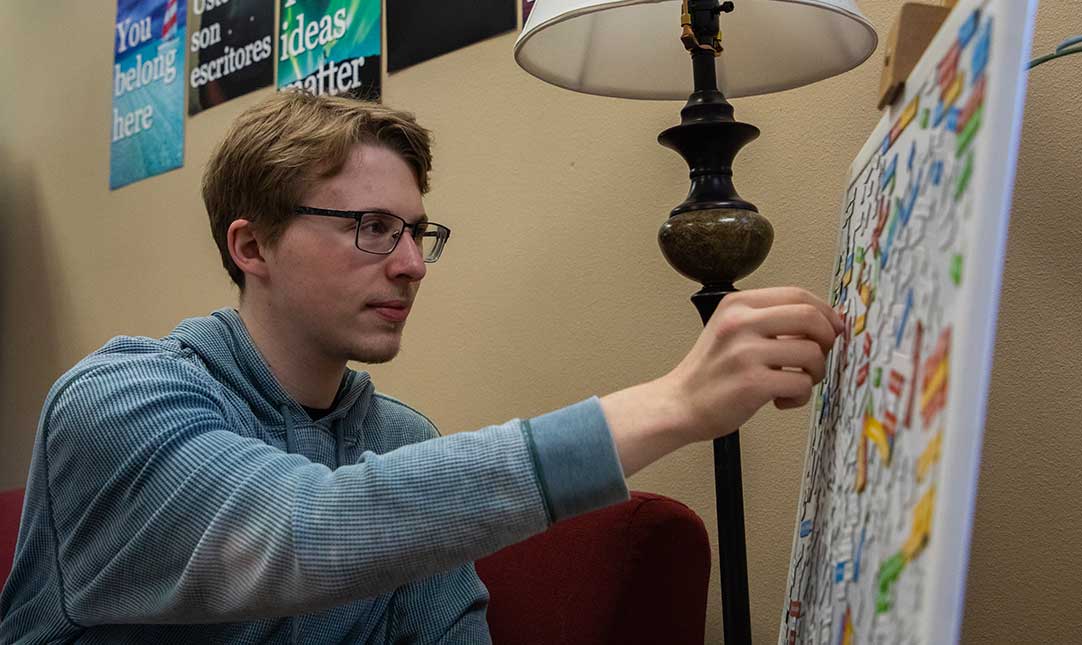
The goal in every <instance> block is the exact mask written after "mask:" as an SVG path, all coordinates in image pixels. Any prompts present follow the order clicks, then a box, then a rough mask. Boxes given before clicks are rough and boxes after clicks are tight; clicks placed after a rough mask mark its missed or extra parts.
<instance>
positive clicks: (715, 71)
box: [515, 0, 878, 644]
mask: <svg viewBox="0 0 1082 645" xmlns="http://www.w3.org/2000/svg"><path fill="white" fill-rule="evenodd" d="M722 31H724V35H723V33H722ZM877 42H878V37H877V35H876V32H875V29H874V28H873V27H872V25H871V23H869V22H868V20H867V19H866V18H865V17H864V15H863V14H861V13H860V11H859V10H858V9H857V7H856V4H855V2H854V1H853V0H735V2H720V1H719V0H682V1H681V0H536V1H535V3H534V6H533V9H532V11H531V13H530V17H529V19H528V20H527V21H526V24H525V26H524V27H523V30H522V33H521V34H520V35H519V38H518V40H517V41H516V42H515V60H516V61H517V62H518V64H519V65H521V66H522V68H523V69H525V70H526V71H527V72H529V73H530V74H533V75H534V76H536V77H538V78H540V79H542V80H544V81H547V82H549V83H552V84H554V85H558V86H560V87H564V88H567V89H570V90H575V91H578V92H585V93H588V94H598V95H603V96H615V97H623V98H634V99H678V100H684V99H686V100H687V103H686V104H685V105H684V107H683V109H681V111H680V123H679V124H678V125H675V126H673V127H671V128H669V129H667V130H665V131H664V132H662V133H661V134H660V135H659V136H658V141H659V142H660V143H661V145H663V146H665V147H668V148H671V149H673V150H675V151H676V152H677V153H679V154H680V155H681V156H682V157H683V158H684V160H685V161H686V162H687V164H688V167H689V168H690V179H691V189H690V191H689V193H688V197H687V199H686V200H684V202H683V203H681V204H679V205H678V206H676V207H675V208H674V209H673V210H672V212H671V213H670V214H669V217H668V219H667V220H666V221H665V222H664V224H663V225H662V226H661V230H660V232H659V233H658V242H659V244H660V246H661V250H662V253H663V254H664V256H665V258H666V259H667V260H668V261H669V264H671V265H672V266H673V268H674V269H676V270H677V271H678V272H680V273H681V274H683V275H684V276H686V277H688V278H690V279H692V280H694V281H696V282H699V283H701V284H702V285H703V288H702V289H701V290H700V291H698V292H697V293H695V294H694V295H693V296H692V297H691V300H692V302H693V303H694V305H695V307H696V308H697V309H698V311H699V315H700V317H701V318H702V320H703V323H704V324H705V323H706V321H707V320H708V319H709V318H710V315H711V314H712V313H713V311H714V309H715V308H716V307H717V305H718V303H719V302H721V299H722V298H724V297H725V295H726V294H729V293H732V292H734V291H736V287H735V286H734V284H733V283H734V282H735V281H736V280H739V279H741V278H743V277H746V276H747V275H749V274H751V272H752V271H754V270H755V269H756V268H758V266H759V265H760V264H761V263H762V262H763V260H765V259H766V256H767V253H768V252H769V251H770V246H771V243H772V242H773V239H774V230H773V228H772V227H771V225H770V222H769V221H767V219H766V218H765V217H763V216H762V215H761V214H759V212H758V209H757V208H756V207H755V206H754V205H753V204H751V203H750V202H748V201H745V200H744V199H741V197H740V196H739V195H737V193H736V189H735V188H734V186H733V181H732V176H733V173H732V163H733V159H734V158H735V157H736V154H737V153H738V152H739V151H740V149H741V148H742V147H743V146H744V145H745V144H747V143H749V142H750V141H752V140H753V139H755V138H756V137H758V136H759V130H758V128H756V127H755V126H752V125H749V124H747V123H741V122H739V121H736V120H734V118H733V108H732V106H731V105H730V104H729V103H728V101H726V98H735V97H740V96H749V95H754V94H766V93H769V92H778V91H781V90H786V89H791V88H794V87H799V86H801V85H806V84H808V83H813V82H815V81H819V80H822V79H825V78H828V77H831V76H834V75H837V74H841V73H842V72H845V71H848V70H850V69H852V68H854V67H856V66H857V65H859V64H861V63H862V62H864V61H865V60H867V59H868V57H869V56H871V54H872V52H873V51H874V50H875V47H876V44H877ZM689 59H690V60H689ZM689 92H690V97H689V96H688V95H689ZM714 486H715V493H716V499H717V519H718V551H719V553H718V569H719V572H720V574H721V589H722V612H723V620H724V634H725V642H726V643H730V644H736V643H750V642H751V612H750V610H749V604H748V575H747V555H746V547H745V542H744V502H743V491H742V487H741V475H740V439H739V436H738V433H736V432H734V433H732V434H731V435H729V436H726V437H724V438H722V439H718V440H715V441H714Z"/></svg>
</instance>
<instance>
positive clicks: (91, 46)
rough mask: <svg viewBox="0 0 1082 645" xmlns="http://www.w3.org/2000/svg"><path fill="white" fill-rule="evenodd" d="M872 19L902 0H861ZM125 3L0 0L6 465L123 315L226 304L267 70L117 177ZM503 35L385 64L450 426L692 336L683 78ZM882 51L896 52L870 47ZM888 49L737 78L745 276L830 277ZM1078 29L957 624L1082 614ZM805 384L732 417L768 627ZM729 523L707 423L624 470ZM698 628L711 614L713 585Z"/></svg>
mask: <svg viewBox="0 0 1082 645" xmlns="http://www.w3.org/2000/svg"><path fill="white" fill-rule="evenodd" d="M1043 4H1044V6H1043V7H1042V9H1041V13H1040V16H1039V19H1038V25H1037V27H1038V29H1037V41H1036V45H1035V51H1036V52H1038V53H1044V52H1047V51H1050V50H1051V49H1052V48H1053V47H1054V46H1055V44H1056V43H1058V42H1059V41H1060V40H1061V39H1062V38H1063V37H1065V36H1068V35H1072V34H1077V33H1082V12H1080V11H1079V9H1080V8H1082V6H1080V3H1079V2H1078V1H1077V0H1046V2H1045V3H1043ZM861 5H862V8H863V9H864V11H865V12H866V14H867V15H868V17H869V18H870V19H871V20H872V22H873V23H874V24H875V25H876V27H877V29H878V30H879V31H880V33H881V34H885V32H886V30H887V28H888V26H889V24H890V21H891V19H892V16H893V14H894V12H895V10H896V6H897V4H896V3H895V2H889V1H887V0H865V1H864V2H862V3H861ZM114 10H115V3H111V2H105V1H104V0H98V1H96V2H75V1H73V0H69V1H68V2H64V3H53V2H20V3H7V5H6V6H5V8H4V14H5V15H4V19H3V20H2V21H0V42H3V43H4V56H2V57H0V70H2V75H0V80H2V82H3V83H2V86H3V88H4V98H3V100H0V208H2V211H0V213H2V217H0V276H2V277H0V303H2V310H0V331H2V335H0V338H2V340H0V343H2V344H0V360H2V362H0V428H2V429H0V446H2V448H0V487H9V486H16V485H21V484H22V482H23V481H24V477H25V473H26V468H27V465H28V463H29V459H30V451H31V446H32V441H33V436H34V428H35V425H36V421H37V415H38V411H39V408H40V405H41V402H42V400H43V398H44V396H45V393H46V392H47V390H48V388H49V386H50V384H51V383H52V381H53V380H54V379H55V378H56V377H57V376H59V374H60V373H62V372H63V371H64V370H65V369H66V368H67V367H69V366H70V365H72V364H73V363H74V362H75V361H77V360H78V359H79V358H80V357H82V356H83V355H84V354H86V353H88V352H90V351H91V350H93V349H94V348H96V347H97V346H99V345H100V344H101V343H103V342H104V341H105V340H107V339H108V338H109V337H111V336H113V335H116V334H120V333H124V334H141V335H150V336H159V335H163V334H165V333H166V332H168V330H170V329H171V328H172V327H173V325H174V324H175V323H176V322H177V321H178V320H179V319H180V318H182V317H186V316H190V315H201V314H204V313H206V312H208V311H210V310H212V309H214V308H217V307H219V306H224V305H230V304H232V303H233V302H234V299H235V294H234V292H233V291H232V290H231V289H230V287H229V283H228V280H227V277H226V275H225V273H224V271H222V270H221V269H220V268H219V264H218V260H217V254H216V251H215V249H214V247H213V244H212V242H211V240H210V236H209V234H208V229H207V224H206V219H205V214H204V212H203V209H202V205H201V202H200V199H199V196H198V188H197V187H198V182H199V176H200V172H201V169H202V167H203V165H204V163H205V161H206V159H207V156H208V154H209V151H210V149H211V146H212V145H213V143H214V142H215V141H216V140H217V139H218V138H219V137H220V136H221V135H222V133H223V132H224V129H225V128H226V125H227V124H228V123H229V122H230V120H231V119H232V118H233V117H234V116H235V115H236V114H237V113H238V112H239V111H240V110H241V109H243V108H244V107H246V106H247V105H250V104H251V103H252V102H253V101H255V100H258V98H259V97H260V96H262V95H263V94H265V93H266V92H268V91H270V90H264V91H261V92H258V93H256V94H254V95H251V96H248V97H244V98H241V99H238V100H235V101H233V102H232V103H228V104H225V105H223V106H220V107H217V108H214V109H212V110H210V111H208V112H205V113H203V114H200V115H198V116H196V117H194V118H192V119H190V120H188V122H187V128H188V132H187V150H186V155H185V156H186V165H185V167H184V168H183V169H181V170H177V171H174V172H171V173H168V174H166V175H163V176H160V177H156V178H152V179H150V180H147V181H143V182H140V183H138V184H135V185H132V186H129V187H127V188H124V189H121V190H119V191H115V192H110V191H109V190H108V176H107V173H108V168H109V163H108V162H109V137H108V124H109V116H110V109H111V105H110V93H109V89H110V69H111V64H112V51H111V46H112V45H111V43H112V29H113V27H112V24H113V22H112V21H113V12H114ZM513 41H514V37H513V36H512V35H506V36H502V37H499V38H496V39H493V40H490V41H487V42H484V43H481V44H479V45H476V46H474V47H470V48H468V49H466V50H463V51H459V52H456V53H454V54H451V55H448V56H444V57H442V58H439V59H437V60H433V61H431V62H428V63H425V64H423V65H420V66H417V67H415V68H412V69H409V70H406V71H403V72H401V73H399V74H396V75H394V76H391V77H389V78H387V79H386V80H385V101H386V102H387V103H389V104H392V105H395V106H399V107H404V108H407V109H410V110H414V111H416V113H417V114H418V116H419V117H420V119H421V120H422V121H423V123H425V124H426V125H427V126H428V127H430V128H432V129H433V130H435V133H436V143H437V147H436V167H435V173H434V177H433V179H434V190H433V192H432V193H431V195H430V197H429V199H428V210H429V212H430V213H431V215H432V217H433V218H434V219H437V220H438V221H441V222H446V223H447V224H449V225H450V226H451V227H452V228H453V229H454V238H453V240H452V241H451V244H450V246H449V247H448V250H447V253H446V254H445V256H444V259H443V260H441V261H440V263H439V264H438V265H436V266H434V267H432V270H431V271H430V273H429V277H428V278H427V279H426V281H425V287H424V289H423V290H422V294H423V296H424V297H422V298H421V299H420V301H419V304H418V306H417V307H416V309H415V313H414V316H413V321H412V322H411V324H410V326H409V329H408V331H407V335H406V342H405V349H404V351H403V353H402V355H401V357H400V359H399V360H398V361H396V362H395V363H393V364H391V365H387V366H381V367H379V368H378V369H375V370H373V372H374V373H375V377H376V382H377V384H378V385H379V386H380V388H381V389H383V390H385V391H388V392H390V393H393V394H396V395H398V396H400V397H402V398H405V399H406V400H408V401H410V402H412V403H414V404H417V405H418V406H420V407H421V408H422V409H424V410H426V411H427V412H428V414H430V415H431V416H432V417H433V418H434V419H435V420H436V422H437V423H438V424H439V425H440V426H441V427H442V428H443V430H444V431H447V432H454V431H460V430H469V429H473V428H477V427H479V426H482V425H486V424H488V423H493V422H499V421H502V420H505V419H507V418H510V417H513V416H526V415H533V414H537V413H540V412H543V411H545V410H548V409H551V408H554V407H557V406H561V405H564V404H567V403H571V402H573V401H576V400H579V399H581V398H584V397H585V396H588V395H590V394H594V393H597V394H603V393H606V392H609V391H611V390H614V389H617V388H620V387H623V386H626V385H630V384H632V383H635V382H637V381H640V380H643V379H647V378H650V377H653V376H656V375H658V374H660V373H661V372H662V371H663V370H666V369H667V368H668V367H670V366H671V365H673V364H674V363H675V361H676V360H678V358H679V357H680V356H681V355H682V353H683V352H684V351H685V350H686V348H688V347H689V346H690V343H691V342H692V340H693V339H694V337H695V335H696V333H697V331H698V329H699V321H698V318H697V316H696V315H695V313H694V311H693V308H692V306H691V305H690V304H689V303H688V301H687V298H688V296H689V295H690V294H691V293H692V292H693V291H694V290H695V288H696V287H695V285H692V284H691V283H689V282H687V281H685V280H684V279H682V278H680V277H678V276H677V275H676V274H675V273H674V272H673V271H672V270H671V269H669V267H668V265H667V264H666V263H665V262H664V260H663V259H662V258H661V255H660V253H659V251H658V249H657V246H656V242H655V234H656V231H657V228H658V226H659V225H660V224H661V222H662V221H663V219H664V217H665V215H666V214H667V212H668V210H669V209H670V208H671V207H672V206H673V205H675V204H676V203H678V202H680V201H681V200H682V199H683V197H684V194H685V192H686V189H687V175H686V168H685V167H684V166H683V164H682V162H681V161H680V159H679V158H678V157H677V156H676V155H675V154H673V153H672V152H670V151H668V150H666V149H664V148H662V147H660V146H659V145H657V143H656V142H655V140H654V139H655V136H656V135H657V133H658V132H660V131H661V130H662V129H664V128H666V127H668V126H669V125H672V124H673V123H675V122H676V120H677V111H678V109H679V103H676V102H659V103H652V102H633V101H622V100H614V99H605V98H597V97H590V96H584V95H578V94H574V93H571V92H568V91H564V90H560V89H557V88H554V87H551V86H549V85H546V84H544V83H541V82H540V81H537V80H535V79H533V78H532V77H530V76H528V75H526V74H525V73H524V72H522V71H520V70H519V69H518V68H517V67H516V66H515V64H514V62H513V61H512V57H511V45H512V43H513ZM880 53H881V52H880ZM878 55H879V54H877V56H876V58H873V60H872V61H871V62H869V63H868V64H866V65H864V66H863V67H861V68H860V69H858V70H856V71H854V72H851V73H849V74H847V75H844V76H842V77H840V78H836V79H833V80H829V81H826V82H823V83H819V84H817V85H814V86H810V87H806V88H803V89H800V90H795V91H790V92H785V93H782V94H779V95H774V96H766V97H758V98H751V99H745V100H738V101H736V103H735V105H736V109H737V116H738V118H741V119H742V120H745V121H748V122H750V123H753V124H755V125H757V126H759V127H760V128H761V129H762V131H763V136H762V137H761V138H760V139H759V140H758V141H756V142H755V143H753V144H751V145H750V146H749V147H748V148H747V149H746V150H745V152H744V153H742V154H741V156H740V157H739V158H738V160H737V161H738V163H737V168H736V172H737V176H736V181H737V185H738V187H739V189H740V192H741V194H742V195H743V196H744V197H746V198H748V199H750V200H751V201H753V202H755V203H756V204H757V205H758V206H759V208H760V210H761V211H762V212H763V213H764V214H765V215H767V217H769V218H770V219H771V220H772V222H773V224H774V228H775V230H776V237H777V239H776V242H775V245H774V249H773V251H772V254H771V256H770V258H769V259H768V260H767V261H766V263H765V264H764V265H763V267H762V268H761V269H760V270H759V271H758V272H757V273H756V274H755V275H754V276H752V277H751V278H750V279H748V280H746V281H745V282H744V283H743V286H744V287H757V286H767V285H779V284H797V285H801V286H804V287H807V288H809V289H812V290H814V291H816V292H820V293H822V292H824V291H825V290H826V288H827V286H828V281H829V276H830V270H831V262H832V254H833V252H834V244H835V238H834V230H835V226H836V211H837V200H838V196H839V194H840V190H841V188H842V182H843V180H844V176H845V172H846V169H847V166H848V163H849V161H850V160H851V159H852V157H853V156H854V155H855V154H856V152H857V151H858V149H859V147H860V144H861V143H862V142H863V139H864V137H865V136H866V134H867V133H868V132H869V131H870V129H871V128H872V127H873V125H874V123H875V122H876V120H877V118H878V113H877V112H876V111H875V108H874V103H875V92H876V88H877V85H878V77H877V72H878V69H877V63H878ZM1080 74H1082V57H1073V58H1066V59H1063V60H1060V61H1055V62H1052V63H1049V64H1047V65H1045V66H1043V67H1040V68H1038V69H1037V70H1035V71H1034V73H1033V74H1032V75H1031V79H1030V92H1029V104H1028V107H1027V111H1026V123H1025V128H1024V133H1023V143H1022V157H1021V161H1020V164H1019V175H1018V185H1017V190H1016V198H1015V209H1014V213H1013V218H1012V226H1011V237H1010V243H1009V247H1008V257H1007V266H1006V274H1005V277H1004V290H1003V298H1002V309H1001V318H1000V325H999V332H998V334H999V336H998V342H997V347H996V367H995V370H994V373H993V378H992V389H991V396H990V403H989V411H988V425H987V431H986V441H985V451H984V462H983V467H982V471H981V482H980V497H979V500H978V504H977V518H976V523H975V528H974V537H973V551H972V560H971V567H970V571H971V574H970V579H969V591H968V596H967V609H966V623H965V628H964V638H965V640H966V641H967V642H973V643H977V642H1011V641H1014V642H1066V641H1069V640H1074V639H1075V637H1076V636H1075V633H1076V629H1077V625H1076V623H1077V612H1078V608H1079V606H1080V605H1079V602H1078V598H1077V591H1076V587H1075V580H1074V574H1075V571H1076V564H1075V560H1074V558H1075V556H1076V554H1077V553H1078V552H1079V551H1080V550H1082V537H1080V535H1079V533H1080V532H1079V530H1078V527H1079V525H1080V524H1082V513H1080V503H1079V501H1078V496H1079V494H1080V492H1082V491H1080V485H1079V473H1080V472H1082V447H1080V443H1079V441H1078V437H1079V430H1078V423H1077V420H1078V418H1079V414H1078V408H1079V405H1080V403H1082V396H1080V394H1079V392H1080V391H1082V376H1080V370H1079V367H1080V364H1082V360H1080V356H1082V351H1080V350H1082V338H1080V333H1079V332H1080V330H1082V308H1080V306H1079V292H1080V290H1082V279H1080V278H1079V276H1080V275H1082V262H1080V260H1079V257H1080V253H1079V250H1080V247H1082V236H1080V233H1082V230H1080V224H1079V215H1080V213H1079V211H1080V207H1079V204H1082V171H1080V170H1079V161H1078V159H1079V150H1082V127H1079V124H1082V84H1080V83H1079V82H1078V79H1079V77H1080ZM806 428H807V411H806V410H805V411H799V412H788V413H780V412H777V411H776V410H773V409H770V410H764V411H763V412H762V413H761V414H760V415H759V416H757V417H756V418H755V419H753V421H752V422H751V423H749V424H748V425H747V427H746V428H745V429H744V432H742V441H743V446H744V472H745V482H744V488H745V495H746V506H747V523H748V527H747V537H748V544H749V547H748V554H749V560H750V562H749V570H750V575H751V594H752V618H753V621H754V627H755V637H756V639H757V640H758V641H760V642H769V641H772V640H773V639H775V638H776V633H777V624H778V619H779V617H780V611H781V609H780V608H781V602H782V597H783V586H784V581H785V580H784V579H785V575H786V570H787V566H788V559H789V549H790V540H791V536H792V528H793V517H794V510H795V500H796V496H797V489H798V476H799V472H800V469H801V467H802V462H803V452H804V446H805V433H806ZM631 484H632V486H633V487H635V488H639V489H645V490H651V491H657V492H660V493H664V494H667V495H671V496H673V497H676V498H678V499H681V500H683V501H685V502H686V503H688V504H689V505H691V506H692V507H693V508H694V509H695V510H696V511H697V512H698V513H699V514H700V515H701V516H702V517H703V518H704V520H706V522H707V525H708V526H710V527H711V528H710V531H711V534H712V535H713V534H714V533H715V529H714V528H713V525H714V521H715V520H714V511H713V503H714V500H713V487H712V475H711V457H710V448H709V446H708V445H699V446H693V447H690V448H686V449H684V450H681V451H679V452H678V453H676V454H674V455H671V456H670V457H668V458H666V459H664V460H662V461H661V462H659V463H657V464H655V465H654V466H652V467H650V468H648V469H647V470H646V471H644V472H642V473H641V474H639V475H637V476H635V477H634V478H633V479H632V481H631ZM710 601H711V609H710V617H709V628H708V635H709V642H717V641H720V640H721V627H720V617H719V616H720V604H719V598H718V593H717V592H716V590H715V591H712V595H711V599H710Z"/></svg>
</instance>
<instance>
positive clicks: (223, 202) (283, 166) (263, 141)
mask: <svg viewBox="0 0 1082 645" xmlns="http://www.w3.org/2000/svg"><path fill="white" fill-rule="evenodd" d="M357 143H368V144H373V145H379V146H383V147H385V148H388V149H389V150H391V151H393V152H395V153H397V154H398V155H399V156H401V157H402V159H403V160H404V161H405V162H406V163H407V164H408V165H409V166H410V168H411V169H412V170H413V174H414V176H415V178H416V179H417V186H418V188H419V189H420V190H421V192H422V193H426V192H428V173H429V171H430V170H431V168H432V152H431V149H430V146H431V139H430V135H429V132H428V130H426V129H425V128H423V127H421V126H420V125H418V124H417V121H416V119H415V118H414V116H413V115H412V114H410V113H408V112H402V111H399V110H395V109H392V108H389V107H386V106H383V105H380V104H379V103H372V102H367V101H358V100H356V99H351V98H345V97H336V96H313V95H311V94H305V93H303V92H297V91H285V92H277V93H275V94H273V95H272V96H270V97H268V98H267V99H265V100H263V101H261V102H259V103H258V104H256V105H255V106H253V107H251V108H249V109H247V110H245V111H244V112H243V113H242V114H241V115H240V116H239V117H237V120H236V121H234V123H233V126H232V127H231V128H230V129H229V132H228V133H227V134H226V136H225V139H223V140H222V142H221V143H220V144H219V145H218V147H217V149H215V151H214V153H213V154H212V155H211V157H210V161H209V162H208V163H207V167H206V170H204V172H203V203H204V204H205V205H206V208H207V215H208V216H209V217H210V230H211V234H212V235H213V236H214V242H215V243H216V244H217V245H218V251H219V252H220V253H221V256H222V265H223V266H224V267H225V270H226V271H227V272H229V277H230V278H232V279H233V282H235V283H236V284H237V286H239V287H240V288H241V290H242V291H243V289H244V272H243V271H241V270H240V268H239V267H237V265H236V263H234V262H233V258H232V256H230V254H229V248H228V244H227V232H228V231H229V226H230V224H232V223H233V221H234V220H237V219H247V220H249V221H251V222H252V224H253V226H254V227H255V228H256V229H257V230H259V231H260V232H261V233H262V234H263V235H264V237H265V239H266V243H267V244H269V245H272V246H273V245H274V244H275V243H276V242H277V241H278V239H279V238H280V237H281V235H282V233H283V232H284V231H285V229H286V227H287V226H288V225H289V222H290V221H291V220H292V219H293V218H294V217H295V215H294V214H293V209H294V208H295V207H296V206H298V205H300V204H299V200H300V199H301V197H302V195H303V194H304V192H305V190H307V189H308V188H309V187H310V184H311V182H313V181H315V180H318V179H320V178H324V177H330V176H333V175H335V174H337V173H338V172H339V171H340V170H341V169H342V166H343V165H344V164H345V162H346V159H347V158H348V157H349V153H350V150H351V149H352V147H353V146H354V145H355V144H357Z"/></svg>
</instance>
